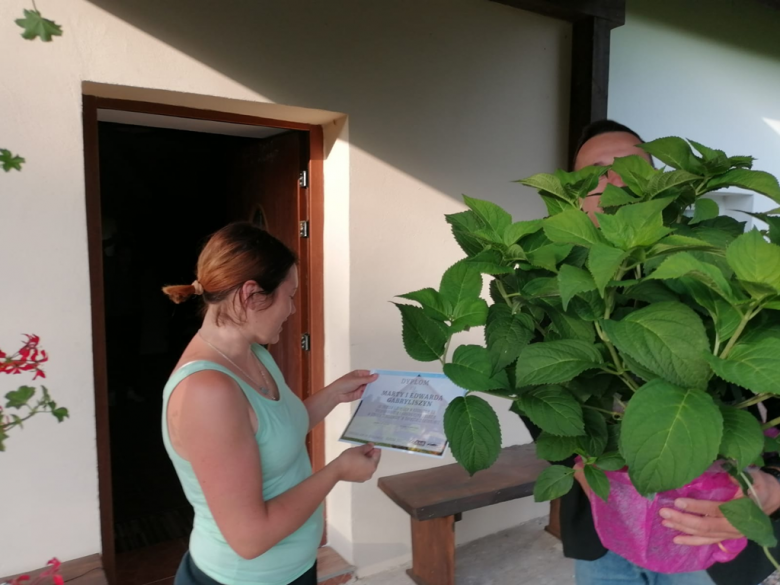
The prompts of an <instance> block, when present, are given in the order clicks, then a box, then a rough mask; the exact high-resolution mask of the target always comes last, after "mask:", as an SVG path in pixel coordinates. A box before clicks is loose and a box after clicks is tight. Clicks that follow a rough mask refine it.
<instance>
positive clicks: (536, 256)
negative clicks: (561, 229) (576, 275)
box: [527, 244, 572, 272]
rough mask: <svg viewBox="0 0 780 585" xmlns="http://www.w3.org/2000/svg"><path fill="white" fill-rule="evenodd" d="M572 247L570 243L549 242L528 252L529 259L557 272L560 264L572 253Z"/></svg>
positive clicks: (532, 262)
mask: <svg viewBox="0 0 780 585" xmlns="http://www.w3.org/2000/svg"><path fill="white" fill-rule="evenodd" d="M571 249H572V246H571V245H570V244H549V245H547V246H542V247H540V248H536V249H535V250H533V251H531V252H528V253H527V256H528V261H529V262H530V263H531V264H532V265H533V266H538V267H539V268H544V269H546V270H550V271H551V272H557V271H558V268H557V267H558V264H560V263H561V262H563V260H564V259H565V258H566V256H568V255H569V254H570V253H571Z"/></svg>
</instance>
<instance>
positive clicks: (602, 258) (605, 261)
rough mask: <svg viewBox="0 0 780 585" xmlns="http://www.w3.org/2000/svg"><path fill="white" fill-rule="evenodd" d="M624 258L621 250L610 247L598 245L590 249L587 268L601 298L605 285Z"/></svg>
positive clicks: (613, 275) (624, 255)
mask: <svg viewBox="0 0 780 585" xmlns="http://www.w3.org/2000/svg"><path fill="white" fill-rule="evenodd" d="M625 258H626V253H625V252H624V251H623V250H618V249H617V248H613V247H612V246H606V245H598V246H593V247H592V248H591V249H590V254H589V255H588V262H587V266H588V270H590V273H591V274H592V275H593V281H594V282H595V283H596V287H597V288H598V291H599V294H600V295H601V296H602V297H603V296H604V290H605V289H606V287H607V284H609V283H610V281H612V279H613V278H614V277H615V274H616V273H617V271H618V268H620V265H621V264H622V263H623V260H624V259H625Z"/></svg>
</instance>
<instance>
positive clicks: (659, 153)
mask: <svg viewBox="0 0 780 585" xmlns="http://www.w3.org/2000/svg"><path fill="white" fill-rule="evenodd" d="M637 146H639V148H641V149H642V150H644V151H645V152H647V153H649V154H651V155H652V156H654V157H655V158H657V159H658V160H660V161H661V162H662V163H664V164H666V165H669V166H670V167H673V168H675V169H680V170H683V171H688V172H689V173H694V174H697V175H700V174H702V173H703V171H704V166H703V165H702V163H701V161H700V160H699V159H698V158H697V157H696V156H695V155H694V154H693V151H692V150H691V147H690V146H688V143H687V142H685V140H683V139H682V138H678V137H676V136H668V137H666V138H658V139H657V140H653V141H651V142H645V143H644V144H639V145H637Z"/></svg>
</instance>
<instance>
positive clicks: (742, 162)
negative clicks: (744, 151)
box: [729, 156, 756, 169]
mask: <svg viewBox="0 0 780 585" xmlns="http://www.w3.org/2000/svg"><path fill="white" fill-rule="evenodd" d="M755 160H756V159H755V158H754V157H752V156H730V157H729V164H730V165H731V166H732V167H739V168H746V169H749V168H752V167H753V162H754V161H755Z"/></svg>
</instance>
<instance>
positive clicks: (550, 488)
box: [534, 465, 574, 502]
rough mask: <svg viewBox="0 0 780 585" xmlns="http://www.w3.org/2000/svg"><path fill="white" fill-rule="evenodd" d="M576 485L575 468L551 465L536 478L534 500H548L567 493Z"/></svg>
mask: <svg viewBox="0 0 780 585" xmlns="http://www.w3.org/2000/svg"><path fill="white" fill-rule="evenodd" d="M573 485H574V470H573V469H572V468H571V467H563V466H562V465H551V466H550V467H548V468H547V469H545V470H544V471H542V473H540V474H539V477H538V478H537V479H536V484H534V501H535V502H547V501H549V500H554V499H556V498H560V497H561V496H563V495H566V494H567V493H569V491H570V490H571V488H572V486H573Z"/></svg>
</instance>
